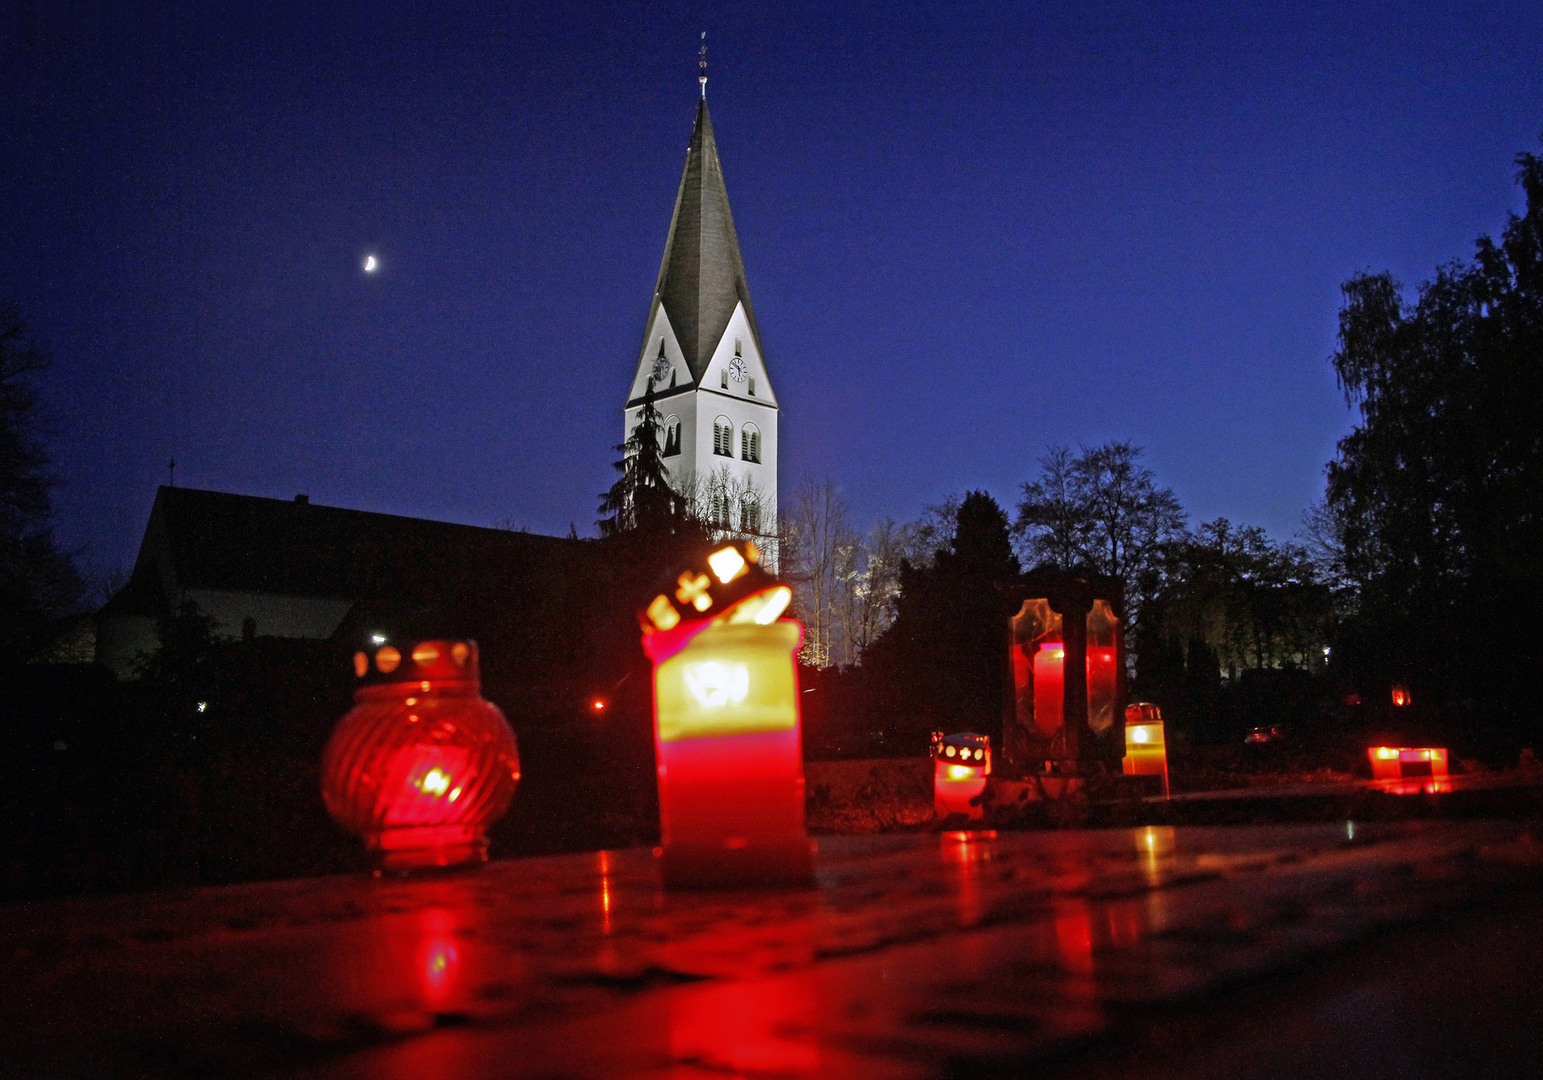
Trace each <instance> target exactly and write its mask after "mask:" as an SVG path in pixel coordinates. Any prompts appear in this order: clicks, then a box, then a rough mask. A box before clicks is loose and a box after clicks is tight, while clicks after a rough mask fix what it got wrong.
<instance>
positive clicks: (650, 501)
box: [596, 379, 688, 536]
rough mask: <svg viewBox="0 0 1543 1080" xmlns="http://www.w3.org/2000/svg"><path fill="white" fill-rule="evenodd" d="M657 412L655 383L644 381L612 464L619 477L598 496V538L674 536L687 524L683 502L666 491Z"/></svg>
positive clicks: (666, 472) (669, 489) (667, 479)
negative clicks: (632, 420)
mask: <svg viewBox="0 0 1543 1080" xmlns="http://www.w3.org/2000/svg"><path fill="white" fill-rule="evenodd" d="M659 428H660V423H659V410H658V409H656V408H654V382H653V380H652V379H650V380H649V381H648V392H647V393H646V394H645V395H644V398H643V407H642V409H640V410H639V411H638V422H637V424H636V425H634V426H633V428H632V434H631V435H629V436H628V437H627V441H626V442H624V443H618V444H617V446H616V449H617V451H619V452H620V453H621V455H622V458H621V460H620V461H617V462H615V463H614V465H615V468H616V471H617V472H619V473H620V474H621V475H620V476H619V477H618V478H617V480H616V483H614V484H612V485H611V488H610V490H609V491H607V492H606V493H605V494H604V495H602V496H601V501H600V508H599V512H600V513H601V514H602V515H604V516H603V517H602V518H601V519H600V520H599V521H598V522H596V524H597V525H599V526H600V535H601V536H615V535H617V534H618V533H623V532H631V531H633V530H634V529H637V530H642V531H645V532H650V533H671V532H675V531H676V529H678V528H679V527H680V526H681V525H682V524H684V523H685V521H686V519H687V516H688V515H687V500H686V497H685V496H684V495H681V494H680V493H679V492H677V491H676V490H675V489H674V488H672V487H671V486H670V470H669V467H668V466H666V465H665V463H664V454H663V452H662V450H661V449H660V445H659Z"/></svg>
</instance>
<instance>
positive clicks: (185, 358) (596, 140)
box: [0, 2, 1543, 571]
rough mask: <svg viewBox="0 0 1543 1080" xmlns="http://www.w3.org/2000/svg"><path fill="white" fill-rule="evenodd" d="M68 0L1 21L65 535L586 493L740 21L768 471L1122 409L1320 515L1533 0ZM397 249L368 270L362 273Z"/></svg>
mask: <svg viewBox="0 0 1543 1080" xmlns="http://www.w3.org/2000/svg"><path fill="white" fill-rule="evenodd" d="M1232 7H1233V6H1231V5H1227V6H1223V5H1215V6H1211V5H1198V6H1186V5H1174V4H1163V5H1152V4H1141V3H1108V4H1089V5H1082V6H1078V7H1077V8H1076V10H1075V11H1072V10H1069V9H1068V8H1067V6H1065V5H1054V6H1051V5H1044V6H1038V5H1020V6H1015V7H1008V6H1005V5H974V6H972V5H968V4H962V5H955V4H950V5H946V6H943V5H939V6H930V7H922V6H917V7H913V6H908V5H890V4H877V3H875V4H847V5H836V4H820V5H810V6H799V5H791V4H776V5H770V4H767V5H760V4H746V3H717V4H684V5H660V6H656V7H649V8H641V7H634V6H631V5H620V4H616V5H600V4H597V5H585V4H568V3H563V4H531V5H501V6H499V7H497V8H494V7H491V6H487V7H483V8H477V7H475V6H472V7H468V8H463V9H462V11H461V12H460V13H458V14H455V15H452V16H446V15H444V14H443V13H441V12H438V11H436V10H434V8H433V7H431V6H430V5H427V4H424V5H417V6H412V5H402V6H397V7H394V8H393V7H388V8H377V7H376V6H373V5H372V6H370V7H368V8H360V9H357V10H350V9H347V8H343V9H340V10H339V11H338V12H337V13H335V14H330V15H317V14H315V13H313V12H305V11H304V9H303V8H301V7H298V6H297V7H295V8H290V7H287V6H285V5H282V4H277V5H269V6H267V7H264V8H257V9H253V10H251V11H248V12H245V13H242V14H225V13H218V14H199V13H191V14H189V13H187V12H183V13H180V14H175V15H173V14H153V13H149V14H147V13H144V12H139V13H136V14H133V15H125V14H123V13H121V12H117V13H111V14H105V13H103V12H101V11H95V12H93V11H86V12H84V13H76V12H65V11H63V10H62V9H57V8H55V7H54V6H52V5H36V6H35V7H33V8H31V9H28V10H27V11H25V12H24V17H23V18H22V19H21V20H20V23H19V25H20V26H21V27H22V32H21V33H20V34H19V35H17V36H15V37H13V38H10V39H8V40H7V41H6V42H5V43H4V44H0V53H4V55H3V56H0V60H3V61H4V65H5V70H6V71H7V72H8V74H7V75H6V76H4V78H5V85H4V86H0V135H3V136H4V137H5V138H6V140H7V143H8V145H10V146H11V147H13V148H14V149H13V152H12V153H8V154H7V155H4V160H3V161H0V293H3V294H7V295H9V296H11V297H13V298H14V299H15V301H16V302H17V303H18V304H19V305H20V307H21V308H22V311H23V313H24V314H25V315H26V317H27V318H28V320H29V322H30V323H31V325H32V327H33V329H34V331H35V332H36V333H37V335H38V336H40V337H42V338H43V339H45V340H46V341H48V342H49V343H50V344H51V345H52V347H53V349H54V352H55V356H56V365H55V368H54V371H53V372H52V373H51V375H50V377H49V380H48V384H47V387H46V389H47V392H48V397H49V400H50V402H51V404H52V406H53V408H54V410H55V412H56V414H57V416H58V419H59V422H60V424H59V426H60V430H59V432H58V434H57V435H56V436H55V437H53V439H52V442H51V445H52V448H53V452H54V456H55V459H56V462H57V468H58V472H59V475H60V478H61V480H62V486H61V488H60V490H59V492H58V494H57V509H58V522H59V528H60V532H61V535H62V537H63V538H64V540H65V542H66V543H67V544H69V545H70V546H71V547H72V548H75V549H78V550H79V551H80V552H81V553H82V557H83V559H84V560H85V561H86V562H87V564H88V565H89V566H90V567H91V568H92V569H94V570H97V571H101V570H105V569H109V568H111V567H114V566H122V565H125V564H127V563H129V562H130V561H131V560H132V558H133V554H134V551H135V549H136V547H137V544H138V540H139V537H140V535H141V533H142V531H143V526H144V522H145V520H146V517H147V516H148V513H149V508H150V503H151V500H152V498H153V495H154V490H155V487H156V485H157V484H159V483H163V482H164V481H165V478H166V462H167V460H168V459H169V458H171V457H173V456H175V457H176V459H177V462H178V469H177V481H178V483H179V484H186V485H188V486H196V487H206V488H214V489H219V490H226V491H236V492H243V493H249V494H258V495H271V496H275V497H279V498H290V497H292V496H293V495H295V494H296V493H299V492H304V493H306V494H308V495H309V496H310V497H311V499H312V500H313V501H315V502H320V503H327V504H332V505H340V506H350V507H357V508H361V509H369V510H379V511H386V512H392V513H401V514H412V515H419V516H425V517H432V518H439V519H444V520H451V521H460V522H468V523H473V524H494V523H499V522H513V523H515V524H518V525H523V526H526V527H529V528H531V529H534V530H537V531H542V532H551V533H564V532H566V531H567V530H568V527H569V524H570V522H571V523H576V524H577V526H578V529H579V531H580V533H581V534H589V533H591V532H592V523H593V520H594V518H595V506H596V503H597V501H598V500H597V496H598V493H599V492H601V491H602V490H603V489H604V488H605V487H607V486H608V485H609V484H610V482H611V479H612V475H613V474H612V471H611V468H610V462H611V460H612V459H613V457H614V454H613V452H612V449H611V448H612V445H613V444H614V443H616V442H618V441H620V439H621V437H622V432H621V420H620V417H621V407H622V400H623V397H624V395H625V393H626V390H627V387H628V383H629V380H630V377H631V374H632V369H633V365H634V363H635V361H636V357H637V350H638V347H639V343H640V335H641V334H642V332H643V322H644V319H645V317H646V316H647V314H648V303H649V299H650V294H651V290H652V287H653V283H654V277H655V274H656V273H657V270H658V262H659V256H660V252H661V250H662V247H663V243H664V239H665V232H666V230H667V228H668V225H669V217H670V210H671V205H672V202H673V199H674V194H675V188H676V185H677V183H678V182H679V177H680V168H681V165H682V163H683V160H684V154H685V149H686V143H687V140H688V139H689V136H690V132H691V122H692V117H693V111H694V107H695V97H696V93H697V84H696V65H695V60H696V55H695V54H696V46H697V40H698V34H699V33H700V31H701V30H703V29H705V30H707V31H708V35H709V44H710V48H711V72H710V74H711V80H710V83H709V89H708V95H709V102H710V104H711V106H712V110H713V121H714V126H715V128H716V130H717V135H718V143H719V150H720V153H721V156H722V160H723V166H724V173H725V177H726V180H727V183H728V188H729V197H730V200H731V202H732V204H733V208H734V214H735V223H736V226H737V228H738V232H739V237H740V243H741V247H742V250H743V253H744V259H745V264H746V271H747V275H748V278H749V282H750V288H751V292H752V295H753V296H754V298H755V305H756V313H757V317H758V320H759V323H760V328H761V332H762V337H763V341H764V344H765V346H766V350H767V359H768V366H769V370H770V375H771V378H772V380H773V383H774V385H775V387H776V390H777V393H778V396H779V399H780V401H781V404H782V409H783V416H782V421H781V431H782V446H783V449H782V455H783V456H782V461H781V470H780V471H781V484H782V486H783V488H784V489H785V490H786V489H788V488H791V486H792V485H793V484H794V483H795V482H796V481H797V479H798V478H799V477H800V476H801V475H804V474H810V475H814V476H817V477H824V476H827V475H828V476H830V477H832V478H834V479H835V480H837V481H838V482H839V483H840V484H841V485H842V487H843V488H844V490H845V491H846V493H847V495H848V497H849V499H850V501H851V503H852V506H853V516H854V519H855V520H856V522H857V523H858V524H867V523H868V522H870V521H872V520H873V519H876V518H878V517H881V516H888V517H894V518H896V519H900V520H905V519H909V518H913V517H915V516H917V515H918V514H919V513H920V512H921V510H922V507H923V506H924V505H925V504H927V503H932V502H937V501H939V500H941V499H942V498H943V497H944V496H946V495H948V494H950V493H953V492H959V491H963V490H964V489H966V488H985V489H986V490H989V491H991V492H992V493H993V494H994V495H996V496H997V498H998V499H999V500H1001V501H1002V502H1004V504H1008V505H1009V508H1010V504H1011V503H1012V502H1013V500H1014V499H1015V498H1016V493H1017V488H1018V485H1019V484H1020V483H1021V482H1022V481H1023V480H1025V479H1027V478H1029V477H1030V476H1031V475H1032V474H1033V472H1034V471H1035V468H1036V466H1035V462H1036V459H1037V458H1038V457H1039V456H1040V454H1042V453H1043V451H1044V448H1045V446H1046V445H1047V444H1048V443H1051V442H1064V443H1070V444H1076V443H1079V442H1082V443H1089V444H1091V443H1095V442H1099V441H1102V440H1104V439H1110V438H1127V439H1131V440H1132V441H1134V442H1136V443H1137V444H1138V445H1141V446H1143V447H1145V448H1146V458H1147V462H1148V463H1149V464H1150V465H1151V466H1152V467H1153V468H1154V469H1155V470H1156V471H1157V473H1158V476H1159V478H1160V480H1161V481H1162V482H1163V483H1166V484H1168V485H1169V486H1171V487H1172V488H1174V490H1175V492H1176V493H1177V494H1178V495H1179V497H1180V499H1181V500H1182V501H1183V503H1184V504H1185V506H1186V507H1187V508H1188V509H1189V511H1190V513H1191V515H1192V517H1193V518H1194V519H1195V520H1204V519H1209V518H1213V517H1216V516H1226V517H1229V518H1231V519H1233V520H1234V521H1239V522H1244V523H1248V524H1258V525H1263V526H1264V527H1266V528H1267V529H1269V530H1270V531H1271V532H1272V533H1273V534H1275V535H1276V536H1278V537H1286V536H1289V535H1290V534H1291V533H1292V532H1294V531H1295V530H1296V529H1297V528H1298V519H1299V516H1300V514H1301V511H1302V510H1303V508H1304V507H1305V506H1306V505H1307V504H1308V503H1309V502H1310V501H1311V500H1313V499H1314V498H1315V497H1317V496H1318V494H1319V493H1320V492H1321V488H1322V468H1323V465H1324V463H1325V462H1326V461H1327V460H1328V459H1329V458H1330V457H1331V456H1332V454H1333V450H1334V443H1335V440H1336V439H1337V438H1339V437H1340V436H1341V435H1343V434H1344V433H1345V432H1346V431H1347V430H1348V429H1349V425H1350V423H1351V422H1352V419H1353V418H1352V415H1351V414H1350V413H1349V412H1348V410H1347V409H1346V407H1345V404H1344V401H1343V399H1342V397H1341V396H1340V394H1339V392H1338V390H1337V388H1336V386H1335V383H1334V377H1333V373H1332V371H1331V369H1330V367H1329V364H1328V359H1327V358H1328V356H1329V353H1330V352H1331V350H1332V348H1333V343H1334V332H1335V318H1336V312H1337V310H1338V305H1339V286H1340V283H1341V282H1342V281H1343V280H1344V279H1345V278H1347V277H1348V276H1349V275H1351V274H1352V273H1354V272H1356V271H1360V270H1381V269H1388V270H1391V271H1392V272H1393V273H1394V274H1395V275H1396V276H1398V277H1399V278H1400V279H1402V280H1403V281H1404V282H1405V283H1406V284H1407V285H1410V286H1413V285H1415V284H1417V283H1418V282H1419V281H1420V280H1422V279H1423V278H1425V277H1428V276H1429V275H1430V273H1431V272H1432V271H1433V269H1434V267H1435V266H1436V265H1438V264H1439V263H1441V262H1444V261H1446V260H1449V259H1453V258H1462V257H1467V256H1468V255H1469V254H1470V253H1471V251H1472V244H1473V240H1474V239H1475V237H1477V236H1478V235H1479V234H1481V233H1491V234H1495V233H1498V232H1499V231H1500V230H1501V229H1502V228H1503V227H1504V224H1505V214H1506V212H1507V211H1508V210H1513V209H1519V208H1520V197H1519V193H1518V192H1517V190H1516V189H1515V187H1514V185H1513V182H1512V176H1513V172H1514V170H1513V167H1512V165H1511V161H1512V158H1513V157H1514V156H1515V155H1516V154H1517V153H1518V152H1520V151H1523V150H1529V149H1537V147H1538V141H1537V140H1538V135H1539V132H1540V131H1543V5H1538V4H1536V3H1528V4H1520V3H1516V4H1506V3H1495V4H1482V5H1477V4H1475V5H1452V4H1428V5H1422V4H1400V5H1393V4H1385V5H1375V4H1365V5H1361V4H1350V5H1346V4H1337V5H1315V4H1294V3H1289V2H1288V3H1277V4H1272V5H1268V6H1265V5H1260V6H1256V7H1253V8H1251V9H1249V10H1247V11H1243V12H1239V11H1237V10H1233V9H1232ZM367 253H375V254H377V255H378V257H379V258H380V260H381V263H382V270H381V271H380V272H379V273H378V274H376V275H373V276H367V275H365V274H363V273H362V271H361V268H360V264H361V260H362V259H363V257H364V256H365V255H366V254H367Z"/></svg>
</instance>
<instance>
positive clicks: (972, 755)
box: [932, 731, 991, 821]
mask: <svg viewBox="0 0 1543 1080" xmlns="http://www.w3.org/2000/svg"><path fill="white" fill-rule="evenodd" d="M932 761H933V765H932V805H933V810H934V812H936V814H937V816H938V817H939V818H942V819H947V818H950V817H953V816H954V815H955V814H963V815H964V816H965V817H966V818H968V819H969V820H970V821H980V820H982V819H984V818H985V816H986V810H985V807H984V806H982V805H981V804H980V803H979V802H976V801H975V800H976V799H977V798H978V797H979V796H980V794H981V792H983V791H985V790H986V777H988V776H990V775H991V739H990V737H989V736H986V735H977V734H975V733H974V732H973V731H961V732H959V733H958V734H955V735H945V736H944V737H943V738H942V739H939V740H937V741H936V742H934V743H933V744H932Z"/></svg>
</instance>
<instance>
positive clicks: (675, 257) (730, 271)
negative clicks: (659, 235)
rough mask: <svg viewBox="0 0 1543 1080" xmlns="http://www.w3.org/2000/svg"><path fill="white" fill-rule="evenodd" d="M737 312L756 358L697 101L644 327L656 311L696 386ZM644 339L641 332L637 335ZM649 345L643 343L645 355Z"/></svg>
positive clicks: (729, 223)
mask: <svg viewBox="0 0 1543 1080" xmlns="http://www.w3.org/2000/svg"><path fill="white" fill-rule="evenodd" d="M739 303H743V304H744V305H745V317H746V319H748V321H749V323H750V333H751V334H752V335H754V337H755V344H756V350H757V352H759V353H760V354H761V355H762V356H763V357H764V356H765V351H764V350H763V349H761V333H760V330H759V329H757V327H756V322H755V308H754V307H752V306H751V303H750V286H749V285H747V284H746V283H745V264H744V262H743V261H741V259H740V257H739V240H738V238H737V237H736V236H735V234H734V217H733V214H731V213H730V211H729V193H728V189H727V188H725V187H724V184H723V167H722V166H721V165H720V164H719V162H718V144H717V142H716V141H715V140H714V138H713V122H712V118H711V117H710V116H709V115H708V113H707V99H706V98H705V97H704V98H703V99H702V101H701V104H700V105H699V106H698V107H697V114H696V126H695V128H694V129H693V130H692V132H691V146H690V147H689V148H688V149H687V151H686V167H685V170H684V171H683V172H682V173H681V177H680V190H679V192H677V193H676V196H675V213H674V216H673V217H672V218H671V219H670V234H669V238H668V239H667V240H666V241H665V244H664V258H663V260H662V261H661V262H660V264H659V281H658V284H657V285H655V286H654V301H653V304H652V305H651V306H650V308H649V313H648V325H649V326H650V327H652V325H653V321H654V311H655V310H656V309H657V308H658V306H659V305H660V304H663V305H664V310H665V313H666V314H667V315H669V318H670V326H671V327H673V328H674V330H675V336H676V339H677V340H678V341H679V342H680V347H681V350H682V351H683V352H684V353H685V359H686V364H687V365H688V366H689V367H690V368H691V378H692V381H693V382H697V383H700V382H701V381H702V376H703V375H704V374H705V373H706V371H707V365H708V363H709V362H710V361H711V360H712V356H713V350H714V349H715V348H716V347H717V345H718V342H719V341H720V340H721V339H722V337H723V332H724V330H725V329H726V328H727V327H728V325H729V319H730V318H731V317H732V316H733V314H734V308H735V306H736V304H739ZM644 332H645V333H647V330H645V331H644ZM648 347H649V342H648V340H647V339H645V340H644V342H643V351H644V352H647V351H648Z"/></svg>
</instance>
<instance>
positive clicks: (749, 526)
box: [739, 495, 761, 533]
mask: <svg viewBox="0 0 1543 1080" xmlns="http://www.w3.org/2000/svg"><path fill="white" fill-rule="evenodd" d="M739 527H740V530H741V531H743V532H747V533H758V532H760V531H761V500H760V499H758V498H756V497H755V496H754V495H746V496H745V497H744V498H743V499H741V500H740V506H739Z"/></svg>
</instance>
